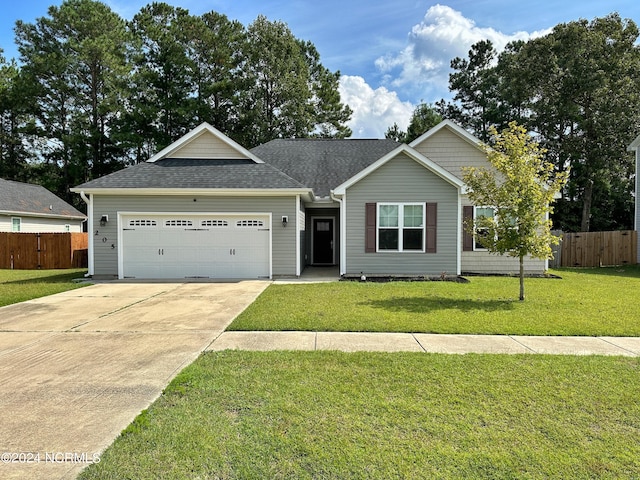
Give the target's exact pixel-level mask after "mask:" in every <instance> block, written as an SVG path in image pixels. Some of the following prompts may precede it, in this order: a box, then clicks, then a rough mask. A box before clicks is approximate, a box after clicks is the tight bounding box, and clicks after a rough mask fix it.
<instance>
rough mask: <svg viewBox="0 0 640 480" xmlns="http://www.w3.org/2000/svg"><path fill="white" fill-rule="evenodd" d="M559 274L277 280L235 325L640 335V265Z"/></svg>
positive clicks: (242, 327) (237, 327)
mask: <svg viewBox="0 0 640 480" xmlns="http://www.w3.org/2000/svg"><path fill="white" fill-rule="evenodd" d="M551 273H554V274H556V275H559V276H561V277H562V278H561V279H557V278H527V279H526V280H525V293H526V300H525V301H524V302H519V301H518V288H519V287H518V281H519V280H518V279H517V278H508V277H469V280H470V282H469V283H453V282H390V283H368V282H367V283H359V282H337V283H324V284H288V285H284V284H278V285H271V286H269V288H268V289H267V290H266V291H265V292H263V294H262V295H261V296H260V297H259V298H258V299H257V301H256V302H254V303H253V304H252V305H251V306H250V307H249V308H248V309H247V310H245V311H244V312H243V313H242V314H241V315H240V316H239V317H238V318H237V319H236V320H235V321H234V322H233V323H232V324H231V325H230V327H229V330H307V331H354V332H360V331H368V332H421V333H468V334H505V335H507V334H508V335H586V336H600V335H602V336H640V301H638V300H640V267H639V266H627V267H622V268H600V269H583V270H579V269H561V270H554V271H552V272H551Z"/></svg>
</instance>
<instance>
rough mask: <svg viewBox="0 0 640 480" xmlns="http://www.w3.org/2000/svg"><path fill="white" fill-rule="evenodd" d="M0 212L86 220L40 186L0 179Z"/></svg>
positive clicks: (82, 214)
mask: <svg viewBox="0 0 640 480" xmlns="http://www.w3.org/2000/svg"><path fill="white" fill-rule="evenodd" d="M0 211H2V212H11V213H14V212H15V213H16V214H18V213H23V214H31V215H43V216H51V215H55V216H58V217H70V218H78V219H80V218H86V217H85V215H84V213H82V212H80V211H78V210H76V209H75V208H74V207H72V206H71V205H69V204H68V203H67V202H65V201H64V200H62V199H61V198H60V197H58V196H56V195H54V194H53V193H51V192H50V191H49V190H47V189H46V188H44V187H43V186H41V185H33V184H30V183H21V182H14V181H11V180H4V179H0Z"/></svg>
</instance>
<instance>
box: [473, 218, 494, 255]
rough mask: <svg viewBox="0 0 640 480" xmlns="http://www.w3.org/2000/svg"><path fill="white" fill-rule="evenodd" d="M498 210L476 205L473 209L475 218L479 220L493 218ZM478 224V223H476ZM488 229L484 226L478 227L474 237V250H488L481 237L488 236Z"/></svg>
mask: <svg viewBox="0 0 640 480" xmlns="http://www.w3.org/2000/svg"><path fill="white" fill-rule="evenodd" d="M495 213H496V211H495V209H494V208H493V207H475V208H474V211H473V217H474V220H475V221H476V222H477V221H478V219H479V218H493V217H494V215H495ZM476 225H477V223H476ZM487 234H488V231H487V229H486V228H483V227H476V232H475V236H474V238H473V249H474V250H486V249H487V248H486V247H484V246H483V245H482V243H480V241H479V238H480V237H483V236H487Z"/></svg>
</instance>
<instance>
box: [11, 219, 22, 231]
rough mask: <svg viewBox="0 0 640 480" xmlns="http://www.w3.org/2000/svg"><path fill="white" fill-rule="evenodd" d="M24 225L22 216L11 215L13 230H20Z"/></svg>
mask: <svg viewBox="0 0 640 480" xmlns="http://www.w3.org/2000/svg"><path fill="white" fill-rule="evenodd" d="M21 227H22V218H20V217H11V231H12V232H19V231H20V230H21Z"/></svg>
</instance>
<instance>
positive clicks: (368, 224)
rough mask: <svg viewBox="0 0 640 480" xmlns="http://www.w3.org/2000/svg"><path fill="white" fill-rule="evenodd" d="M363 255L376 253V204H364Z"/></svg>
mask: <svg viewBox="0 0 640 480" xmlns="http://www.w3.org/2000/svg"><path fill="white" fill-rule="evenodd" d="M364 251H365V253H375V251H376V204H375V203H367V204H365V239H364Z"/></svg>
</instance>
